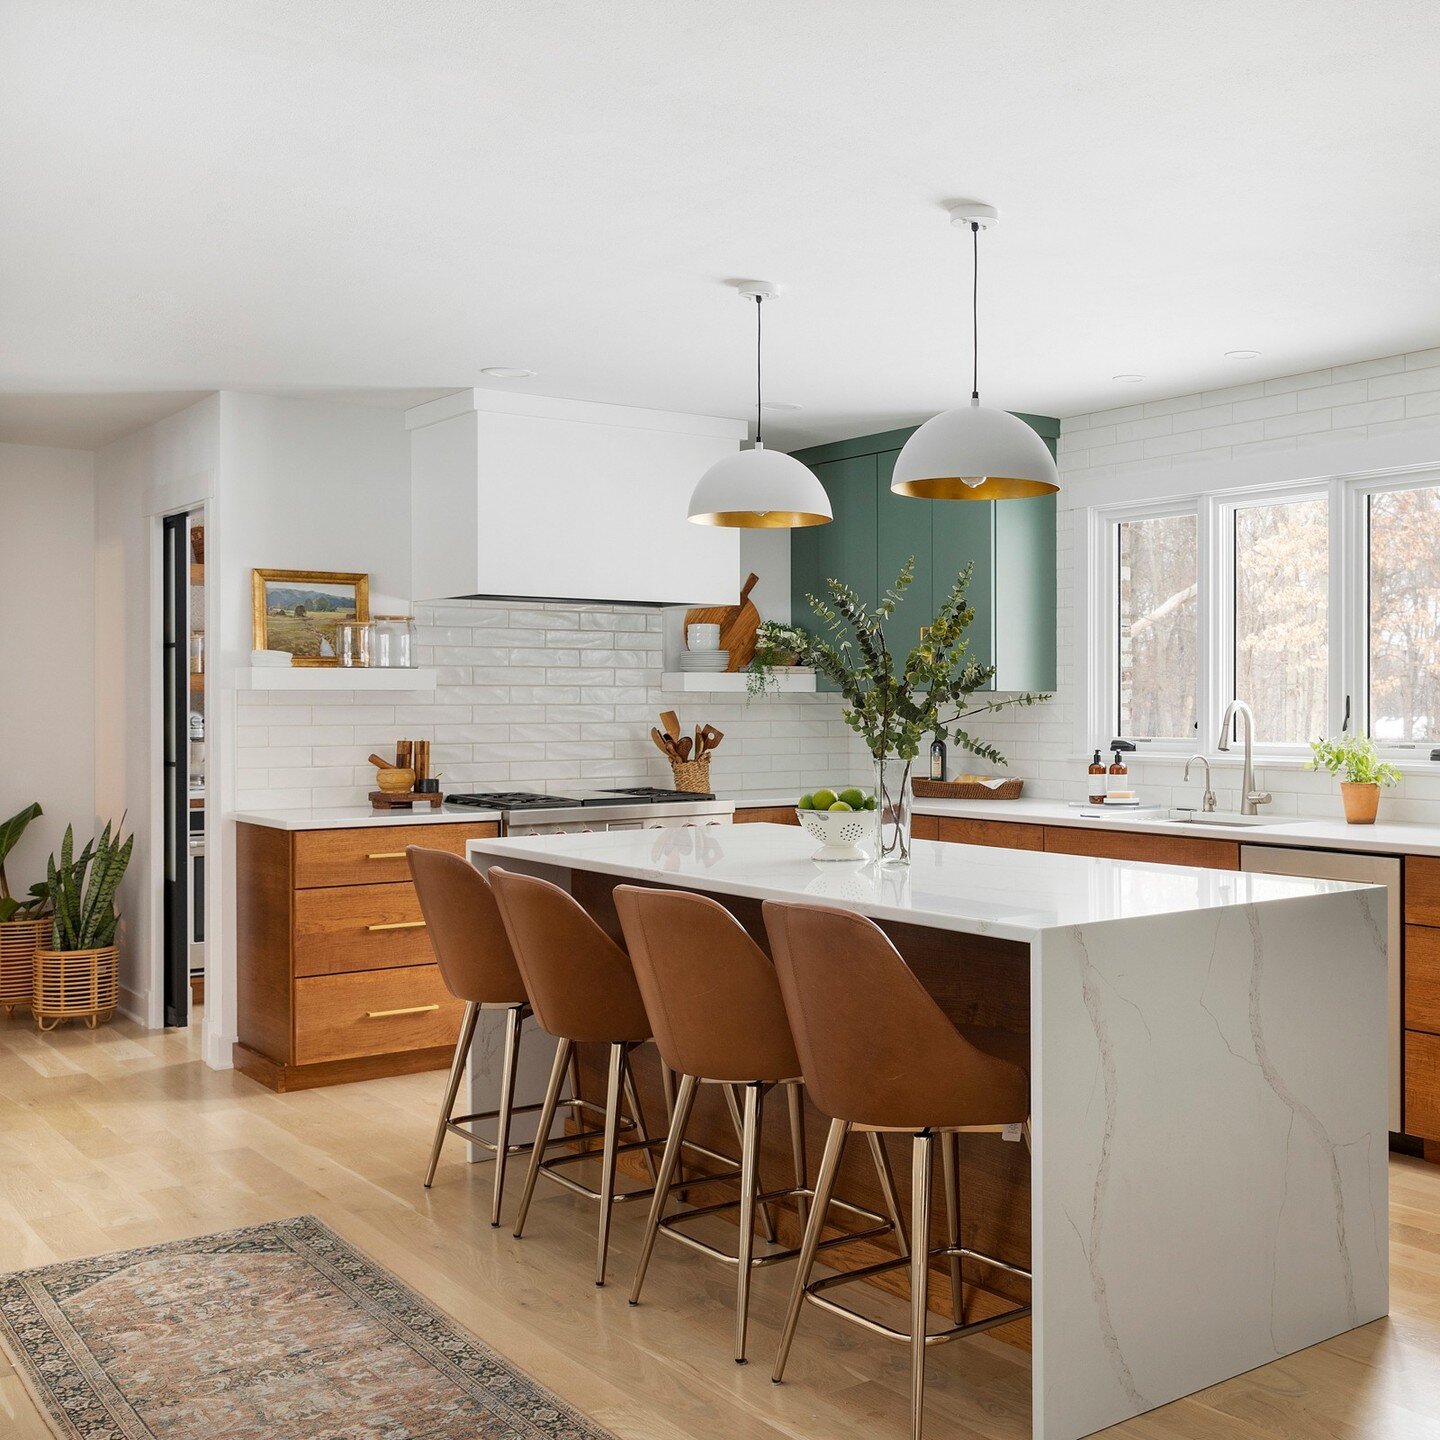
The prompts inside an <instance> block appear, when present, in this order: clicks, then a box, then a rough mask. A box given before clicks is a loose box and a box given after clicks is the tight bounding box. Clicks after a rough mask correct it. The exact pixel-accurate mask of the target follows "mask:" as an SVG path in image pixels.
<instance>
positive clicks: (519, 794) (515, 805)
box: [445, 785, 735, 835]
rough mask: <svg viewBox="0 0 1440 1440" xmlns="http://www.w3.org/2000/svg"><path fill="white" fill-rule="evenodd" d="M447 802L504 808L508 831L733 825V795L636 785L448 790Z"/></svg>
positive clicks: (566, 832) (573, 831) (578, 831)
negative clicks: (549, 790) (559, 790)
mask: <svg viewBox="0 0 1440 1440" xmlns="http://www.w3.org/2000/svg"><path fill="white" fill-rule="evenodd" d="M445 804H446V805H447V806H450V805H470V806H474V807H475V808H477V809H481V810H499V811H500V812H501V814H502V816H503V817H504V818H503V829H504V833H505V834H506V835H578V834H583V833H585V832H587V831H596V830H664V829H673V828H676V827H679V826H685V825H729V824H730V823H731V821H732V819H733V817H734V814H735V802H734V801H733V800H717V799H716V798H715V797H714V796H713V795H693V794H690V793H689V792H688V791H684V790H656V789H653V788H652V787H650V786H648V785H636V786H632V787H629V788H625V789H615V790H582V789H578V788H576V789H569V790H566V791H565V792H564V794H553V795H549V794H541V793H539V792H537V791H530V790H488V791H487V790H479V791H476V792H474V793H473V794H468V795H447V796H446V797H445Z"/></svg>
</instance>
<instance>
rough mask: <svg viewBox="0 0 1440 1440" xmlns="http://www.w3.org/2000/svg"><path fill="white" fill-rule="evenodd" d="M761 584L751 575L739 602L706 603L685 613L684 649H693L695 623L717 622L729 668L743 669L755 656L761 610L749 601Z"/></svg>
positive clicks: (758, 578)
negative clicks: (725, 603) (756, 635)
mask: <svg viewBox="0 0 1440 1440" xmlns="http://www.w3.org/2000/svg"><path fill="white" fill-rule="evenodd" d="M759 583H760V577H759V576H758V575H755V574H752V575H751V576H750V578H749V579H748V580H746V582H745V586H744V588H743V589H742V590H741V591H740V603H739V604H738V605H707V606H704V607H702V608H701V609H699V610H687V611H686V612H685V635H686V640H685V648H686V649H687V650H688V649H689V648H690V640H689V635H690V627H691V626H692V625H718V626H719V627H720V648H721V649H722V650H728V651H729V652H730V663H729V665H727V666H726V667H725V668H726V669H727V670H743V669H744V668H745V667H746V666H747V665H748V664H749V663H750V662H751V661H752V660H753V659H754V658H755V632H756V631H757V630H759V628H760V612H759V611H758V610H757V609H756V608H755V606H754V605H753V604H752V603H751V600H750V592H751V591H752V590H753V589H754V588H755V587H756V586H757V585H758V584H759Z"/></svg>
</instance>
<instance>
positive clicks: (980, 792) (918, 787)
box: [910, 775, 1025, 800]
mask: <svg viewBox="0 0 1440 1440" xmlns="http://www.w3.org/2000/svg"><path fill="white" fill-rule="evenodd" d="M910 784H911V788H912V789H913V790H914V792H915V798H916V799H917V800H1018V799H1019V798H1020V792H1021V790H1023V789H1024V788H1025V782H1024V781H1023V780H1007V781H1005V783H1004V784H1003V785H996V786H995V787H994V788H993V789H992V788H991V787H990V786H989V785H976V784H973V783H972V782H971V781H968V780H923V779H921V778H920V777H919V776H918V775H917V776H916V777H915V779H914V780H912V781H911V782H910Z"/></svg>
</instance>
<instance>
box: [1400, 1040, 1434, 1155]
mask: <svg viewBox="0 0 1440 1440" xmlns="http://www.w3.org/2000/svg"><path fill="white" fill-rule="evenodd" d="M1405 1133H1406V1134H1407V1135H1414V1136H1415V1137H1416V1138H1417V1139H1420V1140H1424V1141H1427V1142H1429V1141H1440V1035H1426V1034H1424V1033H1422V1032H1421V1031H1419V1030H1407V1031H1406V1032H1405ZM1435 1150H1436V1154H1435V1155H1434V1156H1432V1155H1431V1153H1430V1152H1431V1146H1430V1145H1429V1144H1428V1143H1427V1145H1426V1147H1425V1155H1426V1158H1427V1159H1431V1158H1434V1159H1440V1146H1436V1147H1435Z"/></svg>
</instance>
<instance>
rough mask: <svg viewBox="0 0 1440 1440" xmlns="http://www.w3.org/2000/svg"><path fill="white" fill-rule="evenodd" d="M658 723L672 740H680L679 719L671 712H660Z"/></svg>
mask: <svg viewBox="0 0 1440 1440" xmlns="http://www.w3.org/2000/svg"><path fill="white" fill-rule="evenodd" d="M660 723H661V724H662V725H663V726H664V727H665V733H666V734H667V735H668V736H669V737H670V738H671V739H672V740H678V739H679V738H680V717H679V716H678V715H677V714H676V713H675V712H674V711H673V710H664V711H662V712H661V714H660Z"/></svg>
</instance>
